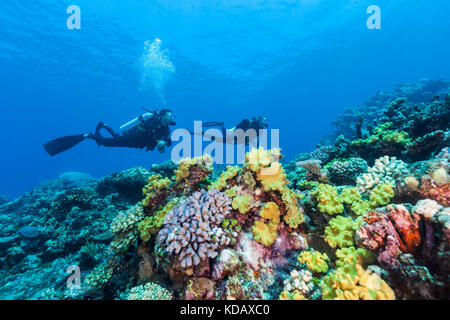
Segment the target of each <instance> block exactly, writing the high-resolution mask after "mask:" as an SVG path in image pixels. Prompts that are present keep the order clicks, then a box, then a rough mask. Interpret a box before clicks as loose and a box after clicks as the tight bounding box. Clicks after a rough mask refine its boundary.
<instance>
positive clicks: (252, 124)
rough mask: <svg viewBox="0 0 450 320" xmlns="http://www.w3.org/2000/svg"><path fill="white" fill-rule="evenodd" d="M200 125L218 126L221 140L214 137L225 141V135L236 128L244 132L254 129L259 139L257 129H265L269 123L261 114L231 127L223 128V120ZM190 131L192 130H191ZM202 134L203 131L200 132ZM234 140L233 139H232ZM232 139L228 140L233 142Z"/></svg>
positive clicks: (229, 134)
mask: <svg viewBox="0 0 450 320" xmlns="http://www.w3.org/2000/svg"><path fill="white" fill-rule="evenodd" d="M202 127H205V128H208V127H220V129H221V130H222V135H223V140H222V139H216V141H217V142H225V143H227V142H228V140H227V137H228V136H231V135H233V134H234V133H235V132H236V130H239V129H241V130H243V131H244V132H245V131H247V130H249V129H254V130H255V131H256V138H258V139H259V130H260V129H266V128H268V127H269V124H268V123H267V118H266V117H263V116H259V117H253V118H252V119H251V120H248V119H244V120H242V121H241V122H239V123H238V124H237V125H236V126H235V127H233V128H231V129H228V130H227V129H225V127H224V123H223V122H205V123H202ZM191 133H192V132H191ZM202 134H204V132H203V133H202ZM233 141H234V139H233ZM233 141H230V142H231V143H233ZM245 144H246V145H248V144H249V141H248V137H246V141H245Z"/></svg>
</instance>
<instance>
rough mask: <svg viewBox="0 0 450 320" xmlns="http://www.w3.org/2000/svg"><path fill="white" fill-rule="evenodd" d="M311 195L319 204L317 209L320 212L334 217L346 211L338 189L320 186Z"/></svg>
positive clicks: (326, 185) (325, 185) (324, 185)
mask: <svg viewBox="0 0 450 320" xmlns="http://www.w3.org/2000/svg"><path fill="white" fill-rule="evenodd" d="M311 195H312V196H314V197H315V199H316V201H317V203H318V204H317V207H318V208H319V210H320V212H323V213H328V214H330V215H334V214H337V213H342V212H343V211H344V206H343V204H342V202H341V199H340V197H339V195H338V192H337V189H336V187H333V186H331V185H328V184H320V185H319V186H318V187H317V188H316V189H315V190H314V191H312V192H311Z"/></svg>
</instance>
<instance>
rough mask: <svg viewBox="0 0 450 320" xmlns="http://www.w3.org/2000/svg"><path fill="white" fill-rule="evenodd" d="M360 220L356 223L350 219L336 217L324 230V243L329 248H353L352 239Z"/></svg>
mask: <svg viewBox="0 0 450 320" xmlns="http://www.w3.org/2000/svg"><path fill="white" fill-rule="evenodd" d="M361 223H362V220H359V219H357V220H356V221H355V220H353V219H352V218H350V217H344V216H337V217H336V218H333V219H331V220H330V222H329V223H328V226H327V227H326V228H325V241H326V242H328V244H329V245H330V247H332V248H336V247H340V248H344V247H350V246H353V237H354V234H355V231H356V230H358V228H359V225H360V224H361Z"/></svg>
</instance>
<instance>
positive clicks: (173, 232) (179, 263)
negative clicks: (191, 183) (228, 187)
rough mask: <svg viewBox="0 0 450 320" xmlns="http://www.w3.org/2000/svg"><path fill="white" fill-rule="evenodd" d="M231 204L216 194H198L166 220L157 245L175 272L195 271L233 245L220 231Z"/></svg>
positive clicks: (172, 212)
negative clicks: (226, 247) (171, 261)
mask: <svg viewBox="0 0 450 320" xmlns="http://www.w3.org/2000/svg"><path fill="white" fill-rule="evenodd" d="M230 212H231V200H230V199H229V198H228V196H227V195H226V194H225V193H222V192H219V191H217V190H210V191H208V192H206V191H205V190H202V191H200V192H195V193H194V194H193V195H192V196H190V197H189V198H188V199H187V200H186V201H184V202H182V203H181V204H180V205H178V206H176V207H174V208H173V209H172V210H171V211H170V212H169V213H168V214H167V216H166V218H165V220H164V226H163V228H162V229H161V231H160V232H159V234H158V238H157V242H158V244H159V245H160V246H161V247H162V248H163V249H165V251H166V253H167V254H168V255H169V258H170V259H172V260H174V261H173V262H174V263H173V264H174V267H175V268H176V269H185V268H193V267H195V266H198V265H199V264H201V263H204V262H207V261H208V259H209V258H215V257H216V256H217V254H218V253H219V251H220V249H221V248H223V247H225V246H226V245H228V244H229V243H230V242H231V238H230V237H229V235H228V234H227V233H226V232H225V231H224V230H223V229H222V228H221V224H222V221H223V220H224V219H225V218H226V217H227V216H229V214H230Z"/></svg>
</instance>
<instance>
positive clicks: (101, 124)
mask: <svg viewBox="0 0 450 320" xmlns="http://www.w3.org/2000/svg"><path fill="white" fill-rule="evenodd" d="M102 129H105V130H106V131H108V133H109V134H110V135H111V136H112V137H113V138H115V137H117V136H118V134H117V133H115V132H114V130H113V129H112V128H111V127H110V126H108V125H107V124H106V123H104V122H102V121H100V122H99V123H97V127H96V128H95V135H96V136H102V135H101V133H100V130H102Z"/></svg>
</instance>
